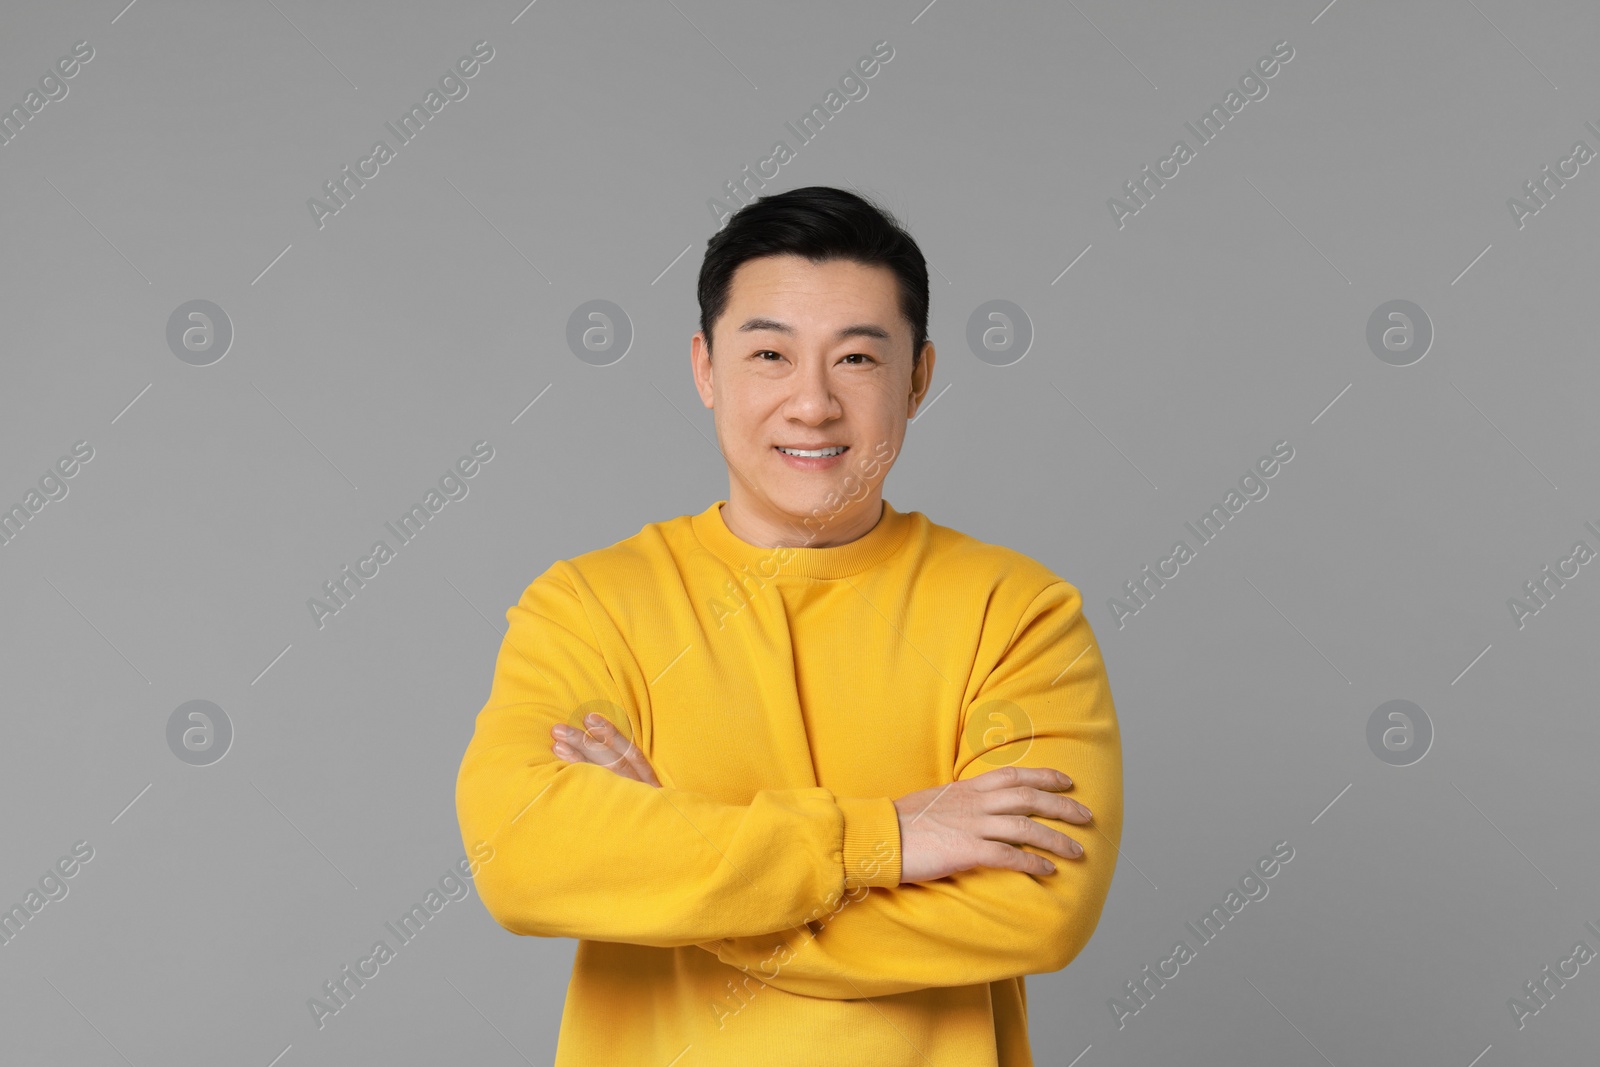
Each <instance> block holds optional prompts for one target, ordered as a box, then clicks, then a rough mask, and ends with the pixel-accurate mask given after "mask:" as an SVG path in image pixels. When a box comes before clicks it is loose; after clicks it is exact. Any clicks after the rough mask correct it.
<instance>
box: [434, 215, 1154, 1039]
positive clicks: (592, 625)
mask: <svg viewBox="0 0 1600 1067" xmlns="http://www.w3.org/2000/svg"><path fill="white" fill-rule="evenodd" d="M699 300H700V312H701V317H700V325H701V329H700V331H699V332H698V333H696V334H695V335H694V337H693V339H692V342H691V362H692V367H693V373H694V381H695V386H696V388H697V389H698V391H699V393H700V397H701V400H702V401H703V402H704V403H705V405H706V406H707V407H709V408H711V410H712V414H713V418H714V420H715V423H716V431H717V439H718V442H719V444H720V449H721V452H722V455H723V457H724V459H725V460H726V461H727V466H728V497H727V499H726V500H718V501H716V502H715V503H713V504H712V505H711V506H710V507H708V508H706V509H705V510H704V511H702V512H700V513H699V514H695V515H682V516H679V517H677V518H674V519H671V520H668V521H665V522H657V523H651V524H650V525H647V526H645V527H644V528H643V529H642V530H640V531H639V533H637V534H635V535H634V536H632V537H629V538H627V539H625V540H623V541H619V542H617V543H616V544H613V545H610V546H608V547H605V548H600V549H596V550H594V551H591V552H588V553H585V554H582V555H579V556H576V557H574V558H573V559H570V560H559V561H557V562H555V563H554V564H553V565H551V566H550V567H549V569H548V570H546V571H545V572H544V573H543V574H541V575H540V576H539V577H538V578H536V579H535V580H534V581H533V583H532V584H530V585H529V586H528V587H527V589H526V590H525V591H524V592H523V594H522V597H521V599H520V600H519V601H518V603H517V604H516V605H515V606H514V607H512V608H510V609H509V610H508V611H507V613H506V617H507V621H508V622H509V624H510V625H509V629H508V631H507V633H506V636H505V640H504V641H503V643H502V645H501V648H500V654H499V658H498V659H497V661H496V665H495V673H494V678H493V682H492V685H491V688H490V693H489V699H488V701H487V703H486V704H485V705H484V707H483V709H482V710H481V711H480V712H479V714H478V718H477V725H476V730H475V732H474V734H473V737H472V740H471V742H470V743H469V745H468V746H467V750H466V754H465V756H464V758H463V760H462V763H461V769H460V774H459V776H458V779H457V783H456V806H457V813H458V816H459V820H460V825H461V832H462V837H463V840H464V842H465V843H467V845H468V846H469V847H472V846H474V845H476V843H478V842H487V843H488V844H489V845H490V846H492V848H493V849H494V852H493V859H492V861H490V862H486V863H485V865H484V866H483V867H482V869H481V870H480V872H479V874H478V877H477V885H478V890H479V894H480V896H481V897H482V898H483V901H484V904H485V906H486V907H487V908H488V910H489V912H490V914H491V915H492V916H493V917H494V918H495V920H496V921H498V922H499V923H500V924H501V925H502V926H504V927H505V928H506V929H508V930H510V931H512V932H513V933H517V934H525V935H536V936H542V937H571V938H576V939H578V950H577V956H576V960H575V963H574V965H573V971H572V977H571V981H570V983H569V985H568V988H567V999H566V1004H565V1008H564V1011H563V1013H562V1017H561V1030H560V1035H559V1037H558V1042H557V1049H556V1057H555V1063H556V1067H569V1065H573V1067H575V1065H580V1064H581V1065H590V1064H595V1065H599V1064H607V1065H609V1064H628V1065H634V1064H639V1065H661V1067H666V1065H668V1064H674V1065H677V1067H689V1065H703V1067H715V1065H724V1064H726V1065H733V1064H739V1065H747V1064H762V1065H768V1067H786V1065H791V1064H792V1065H797V1067H798V1065H814V1064H820V1063H828V1064H836V1063H837V1064H871V1065H873V1067H896V1065H900V1064H905V1065H911V1064H917V1065H926V1064H936V1065H939V1067H944V1065H947V1064H949V1065H960V1067H988V1065H992V1067H1023V1065H1031V1064H1032V1063H1033V1056H1032V1052H1031V1050H1030V1047H1029V1041H1028V1030H1027V991H1026V987H1025V983H1024V976H1025V975H1028V974H1039V973H1045V972H1050V971H1055V970H1059V969H1061V968H1062V967H1065V966H1066V965H1067V964H1068V963H1070V962H1071V961H1072V959H1073V958H1074V957H1075V956H1076V955H1077V954H1078V952H1079V951H1080V950H1081V949H1082V948H1083V946H1084V945H1085V944H1086V943H1087V942H1088V940H1089V937H1090V935H1091V934H1092V933H1093V931H1094V928H1095V925H1096V923H1097V922H1098V920H1099V916H1100V911H1101V907H1102V905H1103V904H1104V901H1105V898H1106V893H1107V891H1108V889H1109V888H1110V884H1111V878H1112V873H1113V869H1114V868H1115V865H1116V859H1117V851H1116V845H1117V842H1118V841H1119V840H1120V838H1121V832H1122V761H1121V742H1120V736H1119V732H1118V728H1117V720H1116V713H1115V709H1114V707H1113V704H1112V699H1111V690H1110V687H1109V684H1108V682H1107V679H1106V672H1105V666H1104V663H1103V662H1102V660H1101V657H1100V650H1099V646H1098V644H1097V643H1096V641H1095V638H1094V634H1093V632H1092V631H1091V630H1090V627H1089V623H1088V621H1087V620H1086V619H1085V618H1084V616H1083V612H1082V599H1081V597H1080V596H1079V593H1078V590H1077V589H1076V588H1075V587H1074V586H1072V585H1071V584H1069V583H1068V582H1066V581H1064V580H1063V579H1061V578H1060V577H1058V576H1057V575H1056V574H1054V573H1053V572H1052V571H1051V570H1050V569H1049V568H1047V567H1045V566H1044V565H1043V564H1041V563H1039V562H1037V561H1036V560H1033V559H1031V558H1029V557H1027V556H1025V555H1022V554H1021V553H1018V552H1015V551H1013V550H1011V549H1007V548H1004V547H1001V546H998V545H992V544H987V543H984V542H981V541H978V540H976V539H974V538H971V537H969V536H967V535H965V534H962V533H959V532H957V531H956V530H953V529H951V528H949V527H945V526H941V525H939V524H937V523H934V522H932V521H931V520H929V519H928V518H927V517H926V516H925V515H923V514H922V513H920V512H917V511H905V512H902V511H898V510H896V509H895V508H893V507H891V506H890V504H889V502H888V501H887V500H885V499H884V497H883V482H884V479H885V477H886V476H887V475H888V472H889V470H890V468H891V467H892V465H893V463H894V461H895V460H896V459H897V458H898V456H899V455H900V453H901V446H902V444H903V442H904V439H905V431H906V425H907V423H908V421H909V420H910V419H911V418H913V417H914V416H915V415H916V412H917V409H918V407H919V405H921V403H922V401H923V399H924V398H925V397H926V396H927V394H928V388H929V383H930V381H931V379H932V375H933V368H934V359H935V354H934V346H933V344H932V343H931V342H930V341H928V339H927V321H928V275H927V267H926V264H925V261H924V259H923V256H922V253H921V252H920V250H919V249H918V248H917V245H916V243H915V242H914V241H913V240H912V239H911V237H910V236H909V235H908V234H906V233H905V231H904V230H903V229H901V227H900V226H899V225H898V224H897V223H896V222H895V221H894V220H893V219H892V218H891V217H890V216H888V215H887V214H886V213H884V212H883V211H881V210H880V209H878V208H877V207H875V206H874V205H872V204H871V203H869V202H868V201H866V200H864V199H862V198H861V197H859V196H856V195H854V194H852V193H848V192H844V191H842V190H838V189H832V188H826V187H812V188H806V189H798V190H794V191H791V192H787V193H782V194H778V195H775V196H768V197H763V198H762V199H760V200H758V201H757V202H755V203H753V204H751V205H749V206H747V207H745V208H744V209H742V210H741V211H740V212H738V213H737V214H736V215H734V216H733V217H732V218H731V219H730V220H729V221H728V223H727V225H726V226H725V227H724V228H723V230H722V231H721V232H719V233H718V234H716V235H715V236H714V237H713V238H712V239H711V240H710V242H709V243H708V246H707V249H706V256H705V260H704V263H703V264H702V266H701V270H700V279H699ZM1050 857H1054V858H1055V860H1056V861H1059V862H1052V860H1051V858H1050ZM1068 1051H1069V1050H1067V1049H1052V1050H1050V1052H1049V1054H1048V1056H1047V1057H1046V1058H1047V1059H1048V1060H1051V1061H1054V1060H1056V1059H1058V1058H1060V1057H1062V1056H1063V1055H1065V1054H1066V1053H1067V1052H1068Z"/></svg>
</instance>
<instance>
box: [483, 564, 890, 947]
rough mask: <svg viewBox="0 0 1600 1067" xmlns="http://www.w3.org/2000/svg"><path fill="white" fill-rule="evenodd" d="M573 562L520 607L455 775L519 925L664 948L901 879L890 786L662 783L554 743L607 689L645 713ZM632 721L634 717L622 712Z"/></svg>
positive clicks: (758, 924)
mask: <svg viewBox="0 0 1600 1067" xmlns="http://www.w3.org/2000/svg"><path fill="white" fill-rule="evenodd" d="M565 566H568V565H567V564H565V563H558V564H556V565H555V566H553V567H551V568H550V570H548V571H546V572H545V573H544V574H543V575H541V576H540V577H539V578H538V579H536V580H535V581H534V582H533V583H532V584H531V585H529V586H528V588H527V590H526V591H525V592H524V593H523V595H522V597H521V599H520V600H519V602H518V603H517V604H516V605H515V606H513V607H512V608H510V609H509V610H508V611H507V613H506V618H507V621H508V623H509V629H508V630H507V632H506V635H505V638H504V640H503V642H502V643H501V646H500V652H499V656H498V658H497V660H496V663H495V671H494V680H493V683H492V685H491V687H490V694H489V699H488V702H487V703H486V705H485V706H484V707H483V709H482V710H481V711H480V712H479V713H478V717H477V721H476V727H475V730H474V733H473V736H472V739H471V742H470V743H469V744H468V746H467V749H466V753H465V755H464V756H463V758H462V762H461V768H460V772H459V774H458V776H457V780H456V811H457V816H458V819H459V822H460V826H461V834H462V840H463V842H464V843H465V844H466V846H467V848H468V849H469V850H473V851H474V854H481V847H480V846H478V845H477V843H478V842H487V843H488V845H489V846H491V847H492V848H493V854H492V857H491V858H489V859H488V860H487V861H486V862H484V864H483V866H482V868H481V869H480V871H479V873H478V875H477V878H476V885H477V889H478V892H479V895H480V896H481V897H482V899H483V902H484V905H485V907H487V908H488V910H489V913H490V914H491V915H492V916H493V917H494V919H495V920H496V921H497V922H499V923H500V924H501V925H502V926H504V927H505V928H506V929H508V930H510V931H512V932H513V933H517V934H529V935H538V936H544V937H573V938H586V939H590V940H596V941H613V942H624V943H631V944H637V945H648V946H656V947H672V946H679V945H692V944H698V943H701V942H706V941H710V940H713V939H716V938H722V937H730V936H733V937H737V936H744V935H753V934H758V933H761V932H763V931H768V930H775V929H781V928H784V927H786V926H791V925H794V924H797V923H801V922H803V921H804V920H805V918H806V917H807V916H809V915H812V914H815V913H816V911H817V910H818V908H819V906H820V905H821V904H822V902H824V901H825V900H828V899H832V898H837V897H838V896H839V895H840V894H841V893H842V892H843V889H844V886H845V884H846V880H847V879H848V880H849V882H850V884H856V883H860V882H866V883H867V884H889V879H891V878H894V879H897V878H898V872H899V866H898V861H897V860H896V862H895V864H894V865H893V866H892V869H890V868H888V867H887V866H886V865H884V864H882V863H874V862H873V860H874V857H881V856H882V855H883V852H882V849H881V847H878V842H880V841H882V840H884V839H885V838H889V839H891V840H892V841H893V842H894V843H895V855H896V857H897V856H898V841H899V831H898V824H897V821H896V815H895V812H894V807H893V802H892V801H890V800H889V799H887V798H866V799H862V798H841V797H836V796H835V795H834V794H833V793H832V792H831V791H830V790H828V789H826V788H821V787H812V788H801V789H768V790H762V791H759V792H757V793H756V794H755V796H754V797H753V799H752V800H751V802H750V803H749V804H746V805H736V804H727V803H723V802H721V801H718V800H716V799H714V798H711V797H708V796H706V795H704V794H701V793H696V792H692V791H689V790H683V789H675V788H671V787H664V788H659V789H658V788H655V787H652V786H648V785H645V784H643V783H641V782H636V781H633V780H631V779H627V778H623V777H621V776H619V775H617V774H614V773H612V772H611V771H610V770H608V769H606V768H603V767H599V766H595V765H592V764H569V763H567V762H565V761H564V760H562V759H560V758H559V757H558V756H556V755H555V754H554V753H553V752H552V751H551V749H550V746H551V742H552V738H551V735H550V728H551V727H552V726H553V725H555V724H556V723H558V722H565V723H568V724H569V725H575V724H576V722H577V717H576V712H577V709H578V708H579V707H580V706H581V705H583V704H586V703H588V702H589V701H594V700H606V701H609V702H610V703H611V704H613V705H617V706H618V707H622V708H624V709H625V710H626V713H627V716H628V719H629V725H630V726H631V728H632V730H633V736H635V737H637V736H639V721H638V715H637V710H636V709H633V708H627V707H626V704H627V701H625V700H624V698H623V695H622V692H621V689H620V687H619V686H618V684H617V682H616V680H615V678H614V677H613V675H612V673H611V671H610V669H609V668H608V666H607V664H606V661H605V658H604V657H603V656H602V654H601V653H600V652H599V651H598V650H597V648H596V642H595V640H594V633H593V628H592V626H591V625H590V622H589V619H588V616H587V615H586V614H585V607H584V605H583V603H582V602H581V601H580V600H579V598H578V596H577V594H576V592H575V591H574V586H573V585H572V583H571V582H570V581H569V580H567V579H566V578H565V577H564V571H563V568H564V567H565ZM619 725H621V723H620V722H619Z"/></svg>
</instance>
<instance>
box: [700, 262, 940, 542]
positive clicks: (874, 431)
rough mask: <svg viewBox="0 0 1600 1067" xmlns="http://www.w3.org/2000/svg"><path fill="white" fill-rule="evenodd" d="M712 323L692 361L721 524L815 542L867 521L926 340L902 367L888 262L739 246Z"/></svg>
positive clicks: (905, 340)
mask: <svg viewBox="0 0 1600 1067" xmlns="http://www.w3.org/2000/svg"><path fill="white" fill-rule="evenodd" d="M711 328H712V334H713V336H712V340H713V342H714V344H713V346H712V350H713V353H714V354H708V353H707V351H706V346H705V337H704V335H703V334H702V333H696V334H695V335H694V340H693V345H692V347H693V354H692V362H693V365H694V377H695V386H696V388H697V389H698V390H699V392H700V399H701V401H702V402H703V403H704V404H705V405H706V406H707V407H709V408H711V409H712V410H713V413H714V417H715V420H716V427H717V438H718V440H719V442H720V444H721V447H722V452H723V455H724V456H725V457H726V458H727V461H728V468H729V498H728V507H726V508H725V509H724V512H725V516H726V513H727V512H728V511H730V510H731V511H733V512H734V513H735V515H736V516H737V519H736V520H731V521H730V526H733V525H734V523H735V521H738V522H742V524H743V526H744V528H745V529H746V530H749V531H756V530H764V531H766V530H776V529H779V528H781V527H792V528H796V529H798V530H800V531H802V532H808V533H815V534H816V535H817V536H816V539H815V541H814V542H813V543H814V544H817V545H819V546H820V545H826V544H829V543H834V542H836V541H837V540H838V539H839V538H840V536H841V535H843V536H845V537H846V539H853V537H854V536H859V535H860V534H861V533H864V532H865V530H866V529H870V528H871V526H872V525H873V524H874V523H875V522H876V521H877V518H878V512H879V510H880V502H881V500H882V493H881V487H882V483H883V478H884V476H885V475H886V474H887V473H888V470H889V466H890V465H891V464H892V463H893V461H894V459H895V458H896V457H897V456H899V454H900V445H901V442H902V440H903V439H904V437H905V428H906V420H907V419H909V418H911V417H912V416H913V415H914V414H915V413H916V410H917V405H918V404H919V403H920V402H921V400H922V397H923V396H924V395H925V394H926V392H927V389H928V383H929V381H930V378H931V374H932V371H933V362H934V352H933V345H932V344H931V343H929V344H925V345H924V348H923V356H922V360H921V362H920V365H919V366H918V367H917V369H916V371H915V372H914V373H913V370H912V365H911V364H912V360H911V324H910V323H908V322H907V321H906V320H905V319H904V318H903V317H902V316H901V313H900V303H899V295H898V288H897V285H896V281H895V275H894V272H893V271H891V270H890V269H889V268H888V267H884V266H878V265H873V266H866V265H863V264H860V263H855V262H852V261H849V260H830V261H827V262H824V263H813V262H811V261H810V260H808V259H806V258H804V257H803V256H792V255H783V256H765V257H762V258H758V259H751V260H746V261H745V262H744V263H742V264H740V266H739V268H738V270H737V271H736V272H735V273H734V276H733V281H732V283H731V285H730V286H729V299H728V303H727V306H726V308H725V309H724V311H723V314H722V316H721V317H720V318H719V319H718V320H717V321H716V322H714V323H712V325H711ZM837 445H843V446H845V451H844V453H843V454H842V455H839V456H836V457H833V458H823V459H805V458H797V457H791V456H787V455H785V454H784V453H783V452H782V451H780V446H789V447H794V448H801V449H806V450H812V449H816V448H819V447H821V446H837ZM807 519H811V520H812V521H811V522H810V523H806V522H805V520H807ZM863 523H864V528H863ZM735 532H739V531H738V530H737V529H736V530H735ZM791 536H792V535H791Z"/></svg>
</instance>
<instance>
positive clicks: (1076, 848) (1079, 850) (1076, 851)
mask: <svg viewBox="0 0 1600 1067" xmlns="http://www.w3.org/2000/svg"><path fill="white" fill-rule="evenodd" d="M1072 854H1073V855H1074V856H1081V855H1083V846H1082V845H1080V844H1078V843H1077V842H1076V841H1074V842H1073V843H1072Z"/></svg>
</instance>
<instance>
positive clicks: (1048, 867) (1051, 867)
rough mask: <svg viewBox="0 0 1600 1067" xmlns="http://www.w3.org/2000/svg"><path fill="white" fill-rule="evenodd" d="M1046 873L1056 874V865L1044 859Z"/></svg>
mask: <svg viewBox="0 0 1600 1067" xmlns="http://www.w3.org/2000/svg"><path fill="white" fill-rule="evenodd" d="M1044 873H1045V874H1055V873H1056V865H1055V864H1053V863H1051V862H1050V861H1049V860H1045V861H1044Z"/></svg>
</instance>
